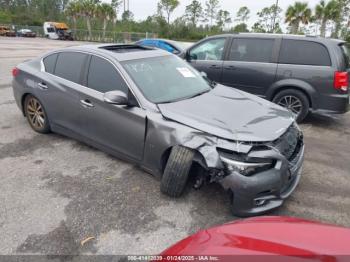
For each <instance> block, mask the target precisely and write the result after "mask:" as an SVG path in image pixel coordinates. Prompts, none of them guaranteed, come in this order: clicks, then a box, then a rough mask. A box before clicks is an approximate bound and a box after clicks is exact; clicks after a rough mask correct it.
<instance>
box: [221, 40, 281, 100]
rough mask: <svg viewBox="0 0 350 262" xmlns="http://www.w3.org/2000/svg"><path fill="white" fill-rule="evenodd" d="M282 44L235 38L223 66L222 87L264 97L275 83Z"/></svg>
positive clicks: (272, 41) (276, 41) (275, 41)
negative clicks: (277, 51)
mask: <svg viewBox="0 0 350 262" xmlns="http://www.w3.org/2000/svg"><path fill="white" fill-rule="evenodd" d="M276 50H278V40H275V39H273V38H271V39H270V38H268V39H266V38H244V37H240V38H234V39H233V41H232V43H231V46H230V48H229V52H228V54H227V58H226V59H225V60H226V61H224V63H223V74H222V83H223V84H224V85H227V86H231V87H235V88H238V89H241V90H243V91H246V92H249V93H253V94H257V95H260V96H264V95H265V93H266V90H267V89H268V88H269V87H270V86H271V85H272V84H273V83H274V81H275V76H276V70H277V63H276V60H277V58H276V57H277V53H276Z"/></svg>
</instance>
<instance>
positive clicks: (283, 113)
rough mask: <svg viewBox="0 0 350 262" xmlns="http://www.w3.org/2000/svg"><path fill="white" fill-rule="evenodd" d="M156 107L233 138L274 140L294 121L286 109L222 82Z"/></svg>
mask: <svg viewBox="0 0 350 262" xmlns="http://www.w3.org/2000/svg"><path fill="white" fill-rule="evenodd" d="M158 107H159V110H160V111H161V114H162V115H163V116H164V117H165V118H167V119H170V120H173V121H176V122H179V123H182V124H184V125H187V126H190V127H192V128H195V129H197V130H200V131H203V132H205V133H208V134H211V135H215V136H218V137H221V138H225V139H229V140H235V141H246V142H267V141H273V140H275V139H277V138H278V137H280V136H281V135H282V134H283V133H284V132H285V131H286V129H287V128H288V127H289V126H290V125H291V124H292V123H293V121H294V119H293V117H292V115H291V114H290V113H289V112H288V111H287V110H286V109H284V108H282V107H280V106H277V105H275V104H273V103H271V102H269V101H267V100H265V99H262V98H259V97H257V96H254V95H251V94H248V93H246V92H243V91H239V90H236V89H233V88H230V87H226V86H223V85H217V86H216V87H215V88H214V89H213V90H211V91H210V92H208V93H205V94H203V95H200V96H197V97H194V98H191V99H186V100H182V101H179V102H174V103H168V104H159V105H158Z"/></svg>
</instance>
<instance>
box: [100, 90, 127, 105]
mask: <svg viewBox="0 0 350 262" xmlns="http://www.w3.org/2000/svg"><path fill="white" fill-rule="evenodd" d="M103 99H104V101H105V102H106V103H109V104H113V105H121V106H122V105H128V96H127V94H125V93H124V92H122V91H119V90H118V91H110V92H107V93H105V94H104V95H103Z"/></svg>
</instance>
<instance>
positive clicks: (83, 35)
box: [9, 25, 157, 43]
mask: <svg viewBox="0 0 350 262" xmlns="http://www.w3.org/2000/svg"><path fill="white" fill-rule="evenodd" d="M9 27H10V28H11V29H13V30H15V31H17V30H20V29H30V30H31V31H33V32H35V33H36V35H37V36H38V37H45V35H44V29H43V27H42V26H24V25H9ZM72 34H73V38H74V40H77V41H91V42H103V43H131V42H135V41H138V40H140V39H144V38H156V37H157V34H155V33H135V32H115V31H106V32H105V33H103V31H102V30H92V32H91V37H90V35H89V31H88V30H83V29H77V30H73V29H72Z"/></svg>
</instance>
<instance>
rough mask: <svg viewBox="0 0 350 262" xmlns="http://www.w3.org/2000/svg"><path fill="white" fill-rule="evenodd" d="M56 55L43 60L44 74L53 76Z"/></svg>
mask: <svg viewBox="0 0 350 262" xmlns="http://www.w3.org/2000/svg"><path fill="white" fill-rule="evenodd" d="M57 56H58V54H53V55H49V56H47V57H45V58H44V60H43V62H44V65H45V72H48V73H50V74H53V72H54V71H55V66H56V61H57Z"/></svg>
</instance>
